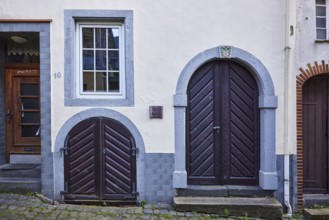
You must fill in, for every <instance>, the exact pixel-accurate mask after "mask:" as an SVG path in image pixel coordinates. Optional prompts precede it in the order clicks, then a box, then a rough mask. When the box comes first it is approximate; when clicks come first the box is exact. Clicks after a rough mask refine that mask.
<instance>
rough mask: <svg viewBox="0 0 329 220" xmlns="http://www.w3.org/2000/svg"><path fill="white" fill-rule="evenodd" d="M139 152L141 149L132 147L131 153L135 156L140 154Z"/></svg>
mask: <svg viewBox="0 0 329 220" xmlns="http://www.w3.org/2000/svg"><path fill="white" fill-rule="evenodd" d="M138 153H139V150H138V148H137V147H132V148H131V154H132V155H133V156H136V154H138Z"/></svg>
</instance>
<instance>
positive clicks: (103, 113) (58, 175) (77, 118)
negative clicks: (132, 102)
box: [54, 108, 145, 200]
mask: <svg viewBox="0 0 329 220" xmlns="http://www.w3.org/2000/svg"><path fill="white" fill-rule="evenodd" d="M92 117H106V118H111V119H114V120H116V121H119V122H120V123H121V124H123V125H124V126H125V127H126V128H127V129H128V130H129V131H130V132H131V134H132V136H133V137H134V140H135V143H136V147H138V151H139V153H138V154H137V158H136V172H137V173H136V178H137V191H138V192H139V197H138V200H144V198H145V187H144V186H145V183H144V181H145V178H144V170H145V169H144V166H145V165H144V161H145V160H144V156H145V145H144V140H143V138H142V136H141V134H140V132H139V131H138V129H137V127H136V126H135V125H134V124H133V122H132V121H130V119H128V118H127V117H126V116H124V115H122V114H121V113H119V112H116V111H113V110H110V109H105V108H93V109H88V110H85V111H81V112H79V113H77V114H75V115H74V116H72V117H71V118H69V119H68V120H67V121H66V122H65V123H64V125H63V126H62V127H61V129H60V130H59V132H58V134H57V137H56V140H55V146H54V176H55V178H54V192H55V193H54V194H55V198H57V199H60V192H61V191H64V157H63V155H62V154H61V150H60V149H61V148H62V147H63V146H64V145H65V139H66V137H67V135H68V133H69V132H70V130H71V129H72V128H73V127H74V126H75V125H76V124H78V123H79V122H81V121H83V120H85V119H88V118H92Z"/></svg>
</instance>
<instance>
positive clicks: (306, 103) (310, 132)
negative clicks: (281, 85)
mask: <svg viewBox="0 0 329 220" xmlns="http://www.w3.org/2000/svg"><path fill="white" fill-rule="evenodd" d="M328 83H329V75H319V76H315V77H312V78H311V79H309V80H308V81H307V82H306V83H305V84H304V86H303V176H304V177H303V178H304V181H303V188H304V193H310V194H318V193H328V192H329V190H328V189H329V186H328V184H329V183H328V177H329V175H328V172H329V171H328V153H329V152H328V146H329V145H328V111H329V108H328V98H329V96H328V90H329V85H328Z"/></svg>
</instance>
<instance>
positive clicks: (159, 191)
mask: <svg viewBox="0 0 329 220" xmlns="http://www.w3.org/2000/svg"><path fill="white" fill-rule="evenodd" d="M173 170H174V154H170V153H146V154H145V194H146V198H145V199H146V202H147V203H158V202H162V203H172V200H173V196H174V190H173V187H172V182H173V177H172V173H173Z"/></svg>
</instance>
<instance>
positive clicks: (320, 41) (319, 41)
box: [315, 39, 329, 43]
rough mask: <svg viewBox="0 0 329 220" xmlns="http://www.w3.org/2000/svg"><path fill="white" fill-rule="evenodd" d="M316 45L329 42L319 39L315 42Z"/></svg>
mask: <svg viewBox="0 0 329 220" xmlns="http://www.w3.org/2000/svg"><path fill="white" fill-rule="evenodd" d="M315 43H329V40H321V39H317V40H315Z"/></svg>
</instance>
